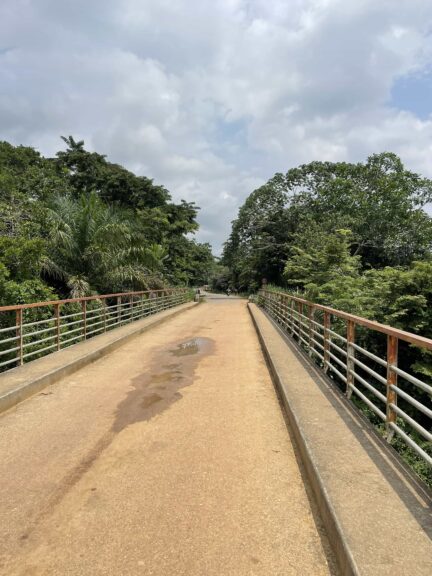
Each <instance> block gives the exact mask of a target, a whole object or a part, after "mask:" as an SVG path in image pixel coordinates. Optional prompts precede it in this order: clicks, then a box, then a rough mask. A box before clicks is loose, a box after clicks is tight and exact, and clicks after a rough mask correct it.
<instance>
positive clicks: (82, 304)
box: [81, 300, 87, 340]
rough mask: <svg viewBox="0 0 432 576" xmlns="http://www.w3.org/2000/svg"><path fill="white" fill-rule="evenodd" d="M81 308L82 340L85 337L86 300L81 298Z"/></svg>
mask: <svg viewBox="0 0 432 576" xmlns="http://www.w3.org/2000/svg"><path fill="white" fill-rule="evenodd" d="M81 309H82V319H83V336H84V340H86V339H87V301H86V300H83V301H82V302H81Z"/></svg>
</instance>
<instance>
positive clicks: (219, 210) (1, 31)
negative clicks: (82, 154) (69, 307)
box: [0, 0, 432, 252]
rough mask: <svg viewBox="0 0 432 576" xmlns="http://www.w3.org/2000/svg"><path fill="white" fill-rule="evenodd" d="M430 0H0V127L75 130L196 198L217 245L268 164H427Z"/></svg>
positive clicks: (24, 132) (7, 134) (16, 131)
mask: <svg viewBox="0 0 432 576" xmlns="http://www.w3.org/2000/svg"><path fill="white" fill-rule="evenodd" d="M431 113H432V1H431V0H0V139H4V140H8V141H10V142H12V143H15V144H27V145H31V146H35V147H36V148H38V149H39V150H40V151H41V152H42V153H43V154H46V155H53V154H54V153H55V152H56V151H57V150H59V149H60V148H61V147H62V143H61V141H60V138H59V136H60V135H61V134H63V135H69V134H72V135H73V136H74V137H75V138H79V139H84V140H85V142H86V145H87V147H88V148H89V149H93V150H97V151H98V152H101V153H104V154H107V156H108V159H109V160H111V161H115V162H119V163H121V164H124V165H125V166H127V167H128V168H130V169H132V170H134V171H135V172H137V173H139V174H145V175H147V176H150V177H153V178H154V179H155V180H156V181H157V182H158V183H162V184H164V185H165V186H166V187H167V188H168V189H169V190H170V191H171V193H172V195H173V197H174V198H175V199H177V200H178V199H180V198H185V199H187V200H195V201H196V202H197V203H198V205H199V206H201V208H202V209H201V213H200V223H201V230H200V232H199V235H198V237H199V239H200V240H201V241H208V242H211V243H212V244H213V246H214V249H215V252H218V250H219V249H220V245H221V242H223V240H224V239H226V236H227V235H228V233H229V230H230V221H231V220H232V219H233V218H234V217H235V215H236V213H237V209H238V207H239V206H240V205H241V203H242V202H243V201H244V199H245V197H246V196H247V195H248V194H249V193H250V192H251V191H252V190H253V189H254V188H256V187H257V186H258V185H260V184H261V183H263V182H265V181H266V180H267V179H268V178H270V177H271V176H272V175H273V174H274V173H275V172H276V171H284V172H285V171H286V170H287V169H288V168H290V167H292V166H295V165H297V164H299V163H304V162H308V161H311V160H353V161H357V160H364V159H365V158H366V157H367V155H368V154H370V153H372V152H380V151H383V150H391V151H394V152H397V153H398V154H400V155H401V157H402V159H403V161H404V162H405V163H406V165H407V166H408V167H409V168H411V169H414V170H417V171H419V172H421V173H423V174H424V175H428V176H432V162H431V160H432V157H431V152H432V116H431Z"/></svg>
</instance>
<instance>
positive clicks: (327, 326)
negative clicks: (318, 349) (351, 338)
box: [324, 312, 330, 372]
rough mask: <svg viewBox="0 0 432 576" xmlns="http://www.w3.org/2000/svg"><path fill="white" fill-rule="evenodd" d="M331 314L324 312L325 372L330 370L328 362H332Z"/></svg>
mask: <svg viewBox="0 0 432 576" xmlns="http://www.w3.org/2000/svg"><path fill="white" fill-rule="evenodd" d="M329 329H330V314H329V312H324V372H327V371H328V368H329V367H328V363H329V362H330V356H329V350H330V332H329Z"/></svg>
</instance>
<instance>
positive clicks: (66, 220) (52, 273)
mask: <svg viewBox="0 0 432 576" xmlns="http://www.w3.org/2000/svg"><path fill="white" fill-rule="evenodd" d="M46 220H47V229H48V245H49V247H48V256H47V257H45V259H44V263H43V273H44V275H45V276H47V277H48V278H52V279H53V280H55V281H57V282H60V283H61V284H63V286H64V288H65V289H67V291H68V292H69V294H70V296H71V297H81V296H84V295H86V294H89V293H90V292H91V291H93V290H96V291H97V292H99V293H101V292H117V291H119V292H120V291H125V290H130V289H146V288H148V287H149V286H151V287H153V286H154V285H155V284H157V283H158V278H157V272H158V271H159V270H160V269H161V266H162V262H163V260H164V258H165V257H166V254H165V251H164V249H163V248H162V246H159V245H148V244H147V243H146V241H145V238H144V237H143V234H142V233H141V232H140V230H139V223H138V221H137V218H136V216H135V214H134V213H133V212H131V211H127V210H124V209H120V208H117V207H111V206H107V205H106V204H105V203H104V202H103V201H102V200H101V199H100V198H99V197H98V195H97V194H96V193H95V192H91V193H90V194H88V195H83V196H81V198H80V199H79V200H74V199H71V198H68V197H59V198H57V199H55V201H54V202H53V203H52V205H51V206H50V208H49V209H48V210H47V213H46ZM159 283H160V280H159Z"/></svg>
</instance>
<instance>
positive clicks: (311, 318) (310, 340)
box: [308, 306, 315, 357]
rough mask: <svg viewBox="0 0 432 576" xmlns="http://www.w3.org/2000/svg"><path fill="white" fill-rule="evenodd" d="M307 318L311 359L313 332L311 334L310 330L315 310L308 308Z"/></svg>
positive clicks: (311, 307)
mask: <svg viewBox="0 0 432 576" xmlns="http://www.w3.org/2000/svg"><path fill="white" fill-rule="evenodd" d="M308 318H309V356H311V357H312V350H314V347H313V340H312V338H313V332H312V330H313V324H312V321H313V320H314V318H315V308H314V307H313V306H309V309H308Z"/></svg>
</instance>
